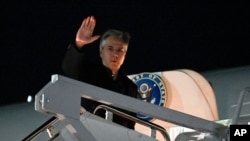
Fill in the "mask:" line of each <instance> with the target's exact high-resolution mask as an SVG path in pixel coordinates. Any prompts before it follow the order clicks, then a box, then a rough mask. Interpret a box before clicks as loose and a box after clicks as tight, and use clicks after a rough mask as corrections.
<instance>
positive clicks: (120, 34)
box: [100, 29, 130, 45]
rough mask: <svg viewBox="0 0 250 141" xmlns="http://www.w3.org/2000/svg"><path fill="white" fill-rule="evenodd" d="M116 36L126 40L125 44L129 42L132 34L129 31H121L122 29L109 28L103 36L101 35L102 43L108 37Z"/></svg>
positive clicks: (123, 40)
mask: <svg viewBox="0 0 250 141" xmlns="http://www.w3.org/2000/svg"><path fill="white" fill-rule="evenodd" d="M110 36H111V37H114V38H115V39H118V40H120V41H122V42H124V43H125V44H127V45H128V44H129V41H130V35H129V33H128V32H124V31H120V30H115V29H109V30H107V31H106V32H105V33H104V34H103V35H102V36H101V41H100V44H102V42H103V41H104V40H105V39H107V38H108V37H110Z"/></svg>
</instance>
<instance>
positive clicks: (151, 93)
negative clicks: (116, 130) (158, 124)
mask: <svg viewBox="0 0 250 141" xmlns="http://www.w3.org/2000/svg"><path fill="white" fill-rule="evenodd" d="M131 79H132V81H133V82H134V83H135V84H136V85H137V88H138V93H139V94H140V95H139V98H140V99H141V100H143V101H146V102H149V103H152V104H155V105H158V106H161V107H164V106H165V105H166V101H167V91H166V87H165V83H164V82H163V80H162V79H161V77H160V76H159V75H157V74H156V73H140V74H137V75H135V76H133V77H132V78H131ZM137 117H139V118H141V119H144V120H147V121H150V120H152V119H153V118H152V117H148V116H145V115H142V114H139V113H138V114H137Z"/></svg>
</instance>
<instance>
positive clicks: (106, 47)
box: [100, 37, 128, 74]
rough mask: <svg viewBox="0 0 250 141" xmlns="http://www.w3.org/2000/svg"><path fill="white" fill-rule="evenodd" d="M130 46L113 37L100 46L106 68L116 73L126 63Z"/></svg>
mask: <svg viewBox="0 0 250 141" xmlns="http://www.w3.org/2000/svg"><path fill="white" fill-rule="evenodd" d="M127 48H128V45H127V44H125V43H124V42H122V41H120V40H117V39H115V38H113V37H108V38H107V39H106V40H104V41H102V43H101V45H100V56H101V58H102V63H103V65H104V66H106V67H107V68H109V69H110V70H111V71H112V73H113V74H114V73H116V72H117V71H118V70H119V69H120V67H121V65H122V64H123V62H124V59H125V56H126V52H127Z"/></svg>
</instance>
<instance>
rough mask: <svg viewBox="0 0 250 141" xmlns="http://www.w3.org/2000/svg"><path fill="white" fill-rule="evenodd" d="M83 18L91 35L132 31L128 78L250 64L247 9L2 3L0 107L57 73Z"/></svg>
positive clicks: (76, 1)
mask: <svg viewBox="0 0 250 141" xmlns="http://www.w3.org/2000/svg"><path fill="white" fill-rule="evenodd" d="M88 15H93V16H95V18H96V20H97V25H96V30H95V33H94V34H101V33H103V32H104V31H105V30H106V29H108V28H116V29H121V30H126V31H128V32H130V34H131V36H132V39H131V44H130V47H129V52H128V54H127V59H126V61H125V63H124V67H125V68H126V70H127V73H128V74H134V73H140V72H156V71H167V70H174V69H184V68H187V69H192V70H195V71H197V72H204V71H211V70H217V69H225V68H231V67H238V66H245V65H249V64H250V63H249V61H250V59H249V51H248V50H249V49H248V48H249V45H250V44H249V31H250V22H249V16H250V11H249V5H248V4H245V3H236V2H234V3H229V2H215V3H204V2H203V3H196V4H193V3H188V2H176V1H171V2H170V1H165V2H158V3H156V2H155V3H148V4H146V3H145V2H139V1H136V2H125V3H122V2H121V1H119V2H116V3H112V4H108V3H105V2H101V3H100V2H99V3H98V2H95V1H89V2H86V1H84V0H61V1H59V0H56V1H52V0H43V1H41V2H37V1H35V2H25V1H18V2H15V1H13V0H1V44H2V45H1V56H0V58H1V59H0V61H1V71H0V72H1V74H0V75H1V94H0V95H1V97H0V105H1V104H10V103H15V102H24V101H26V98H27V96H28V95H35V94H36V93H37V92H38V91H39V90H40V89H41V88H42V87H43V86H44V85H45V84H46V83H47V82H48V81H49V80H50V76H51V75H52V74H55V73H59V74H61V73H62V72H61V60H62V58H63V56H64V53H65V51H66V48H67V45H68V44H69V43H70V42H71V41H72V40H73V39H74V37H75V33H76V31H77V29H78V27H79V26H80V24H81V22H82V20H83V18H85V17H86V16H88ZM94 45H96V46H97V45H98V42H97V43H95V44H94ZM94 45H93V46H94ZM93 48H95V47H93ZM94 57H97V58H98V56H94Z"/></svg>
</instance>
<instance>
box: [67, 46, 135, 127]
mask: <svg viewBox="0 0 250 141" xmlns="http://www.w3.org/2000/svg"><path fill="white" fill-rule="evenodd" d="M87 48H88V46H86V47H83V49H82V50H77V49H76V47H75V45H74V44H70V45H69V47H68V50H67V52H66V55H65V57H64V59H63V63H62V68H63V71H64V73H65V75H66V76H68V77H71V78H73V79H76V80H80V81H83V82H86V83H89V84H92V85H95V86H98V87H102V88H105V89H108V90H111V91H115V92H118V93H121V94H124V95H127V96H131V97H134V98H136V97H137V86H136V85H135V84H134V83H133V82H132V81H131V80H130V79H129V78H128V77H127V76H126V75H125V74H124V73H123V72H122V70H119V73H118V76H117V79H116V80H113V78H112V73H111V71H110V70H109V69H108V68H106V67H105V66H104V65H102V63H101V59H100V61H99V62H91V61H90V60H87V59H86V57H85V56H86V53H88V49H87ZM128 104H129V103H128ZM98 105H100V103H98V102H96V101H92V100H88V99H84V98H82V106H83V107H84V108H85V109H86V110H87V111H89V112H91V113H92V112H93V111H94V109H95V108H96V107H97V106H98ZM116 109H117V108H116ZM119 110H121V109H119ZM122 111H123V112H126V113H128V114H130V115H132V116H135V113H132V112H128V111H124V110H122ZM97 115H99V116H101V117H105V112H104V111H99V112H98V113H97ZM113 121H114V122H116V123H118V124H120V125H123V126H125V127H128V128H130V129H134V124H135V123H134V122H132V121H130V120H127V119H125V118H122V117H119V116H117V115H114V116H113Z"/></svg>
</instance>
